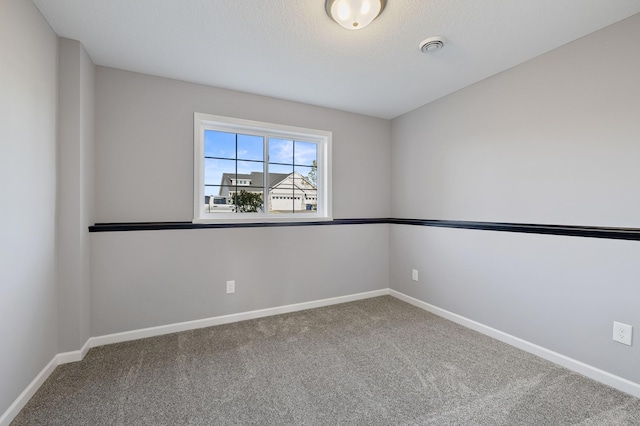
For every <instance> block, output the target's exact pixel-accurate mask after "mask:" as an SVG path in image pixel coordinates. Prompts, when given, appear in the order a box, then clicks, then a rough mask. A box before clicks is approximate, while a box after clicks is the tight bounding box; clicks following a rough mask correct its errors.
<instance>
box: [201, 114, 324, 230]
mask: <svg viewBox="0 0 640 426" xmlns="http://www.w3.org/2000/svg"><path fill="white" fill-rule="evenodd" d="M330 159H331V132H327V131H321V130H311V129H303V128H298V127H290V126H283V125H277V124H269V123H261V122H256V121H249V120H241V119H236V118H228V117H220V116H215V115H208V114H201V113H195V114H194V219H193V221H194V222H205V223H206V222H274V221H313V220H330V219H331V167H330Z"/></svg>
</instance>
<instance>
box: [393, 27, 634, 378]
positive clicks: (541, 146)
mask: <svg viewBox="0 0 640 426" xmlns="http://www.w3.org/2000/svg"><path fill="white" fill-rule="evenodd" d="M639 39H640V15H636V16H633V17H631V18H629V19H626V20H624V21H622V22H620V23H618V24H615V25H613V26H611V27H608V28H605V29H603V30H601V31H599V32H596V33H594V34H592V35H589V36H586V37H584V38H582V39H579V40H577V41H575V42H573V43H570V44H567V45H565V46H563V47H561V48H559V49H557V50H554V51H552V52H550V53H548V54H545V55H542V56H540V57H538V58H536V59H533V60H531V61H529V62H527V63H525V64H522V65H520V66H518V67H515V68H513V69H511V70H508V71H506V72H503V73H501V74H499V75H496V76H494V77H492V78H489V79H487V80H485V81H482V82H480V83H477V84H475V85H473V86H471V87H468V88H465V89H463V90H461V91H459V92H457V93H454V94H452V95H450V96H448V97H445V98H442V99H440V100H438V101H436V102H433V103H431V104H429V105H426V106H424V107H422V108H420V109H418V110H415V111H413V112H411V113H408V114H406V115H404V116H401V117H399V118H397V119H395V120H393V122H392V141H393V151H392V188H391V189H392V205H393V206H394V207H393V210H392V215H393V216H394V217H406V218H424V219H443V220H475V221H494V222H502V221H503V222H524V223H550V224H570V225H593V226H620V227H625V226H627V227H640V197H638V195H637V184H638V182H640V167H638V159H640V144H639V143H638V138H639V137H640V120H639V119H638V117H640V107H639V105H640V104H639V103H638V100H639V99H640V79H639V78H638V76H639V75H640V50H639V49H638V48H637V40H639ZM390 241H391V243H390V253H391V258H390V285H391V288H394V289H396V290H399V291H401V292H403V293H406V294H409V295H411V296H414V297H417V298H418V299H421V300H424V301H426V302H428V303H431V304H434V305H436V306H439V307H441V308H444V309H447V310H449V311H452V312H454V313H457V314H459V315H462V316H465V317H467V318H470V319H472V320H476V321H479V322H481V323H483V324H486V325H489V326H491V327H494V328H496V329H499V330H502V331H505V332H507V333H510V334H512V335H514V336H516V337H520V338H522V339H525V340H528V341H530V342H533V343H536V344H538V345H541V346H543V347H545V348H548V349H551V350H553V351H556V352H559V353H561V354H564V355H567V356H570V357H572V358H575V359H577V360H580V361H583V362H586V363H587V364H590V365H593V366H596V367H599V368H601V369H604V370H606V371H609V372H612V373H614V374H617V375H619V376H622V377H625V378H627V379H630V380H632V381H635V382H636V383H638V382H640V369H638V368H637V367H638V366H637V360H638V357H639V356H640V345H638V343H637V342H636V343H635V345H634V346H633V347H628V346H623V345H621V344H619V343H615V342H613V341H612V340H611V335H612V322H613V321H614V320H617V321H621V322H624V323H627V324H631V325H633V326H635V327H636V331H637V330H638V329H639V327H640V309H638V300H640V286H638V283H639V282H640V243H638V242H628V241H611V240H598V239H588V238H577V237H562V236H542V235H526V234H510V233H497V232H489V231H475V230H456V229H433V228H431V229H430V228H419V227H407V226H400V225H398V226H392V228H391V231H390ZM411 268H417V269H418V270H419V271H420V274H421V275H420V278H421V279H420V282H419V283H415V282H413V281H411ZM636 334H637V333H636ZM636 337H637V336H636ZM636 340H637V339H636Z"/></svg>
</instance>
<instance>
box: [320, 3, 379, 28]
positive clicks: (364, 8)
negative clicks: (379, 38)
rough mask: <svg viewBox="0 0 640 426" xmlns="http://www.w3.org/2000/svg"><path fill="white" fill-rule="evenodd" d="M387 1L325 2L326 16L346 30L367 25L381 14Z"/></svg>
mask: <svg viewBox="0 0 640 426" xmlns="http://www.w3.org/2000/svg"><path fill="white" fill-rule="evenodd" d="M386 5H387V0H327V2H326V3H325V9H326V10H327V15H329V17H330V18H331V19H333V20H334V21H336V22H337V23H338V24H340V26H342V27H344V28H346V29H348V30H359V29H360V28H364V27H366V26H367V25H369V24H370V23H371V22H372V21H373V20H374V19H376V18H377V17H378V15H380V13H382V11H383V10H384V7H385V6H386Z"/></svg>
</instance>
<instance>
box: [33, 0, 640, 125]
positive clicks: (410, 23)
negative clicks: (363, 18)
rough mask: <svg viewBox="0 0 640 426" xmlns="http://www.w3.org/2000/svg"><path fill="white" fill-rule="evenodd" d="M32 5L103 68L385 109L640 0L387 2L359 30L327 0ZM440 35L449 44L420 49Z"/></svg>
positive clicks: (410, 104)
mask: <svg viewBox="0 0 640 426" xmlns="http://www.w3.org/2000/svg"><path fill="white" fill-rule="evenodd" d="M33 2H34V3H35V5H36V6H37V7H38V8H39V9H40V11H41V12H42V14H43V15H44V17H45V18H46V19H47V21H48V22H49V23H50V25H51V26H52V28H53V30H54V31H55V32H56V33H57V34H58V35H60V36H62V37H67V38H71V39H75V40H79V41H81V42H82V43H83V45H84V46H85V48H86V49H87V51H88V53H89V55H90V56H91V58H92V59H93V61H94V62H95V63H96V64H97V65H103V66H108V67H114V68H120V69H124V70H129V71H136V72H141V73H145V74H151V75H156V76H162V77H169V78H175V79H179V80H185V81H190V82H195V83H202V84H207V85H210V86H217V87H222V88H228V89H234V90H239V91H243V92H249V93H255V94H260V95H266V96H272V97H276V98H282V99H289V100H294V101H299V102H304V103H308V104H313V105H320V106H325V107H330V108H335V109H340V110H345V111H352V112H357V113H361V114H366V115H371V116H375V117H382V118H394V117H396V116H398V115H401V114H403V113H405V112H408V111H411V110H413V109H415V108H417V107H419V106H421V105H424V104H426V103H429V102H431V101H433V100H435V99H437V98H439V97H441V96H444V95H446V94H449V93H451V92H454V91H456V90H458V89H461V88H463V87H465V86H468V85H469V84H472V83H474V82H476V81H479V80H482V79H484V78H487V77H489V76H491V75H493V74H496V73H498V72H500V71H503V70H505V69H507V68H510V67H512V66H514V65H517V64H519V63H521V62H524V61H526V60H528V59H531V58H533V57H535V56H538V55H540V54H542V53H544V52H547V51H549V50H551V49H554V48H556V47H558V46H561V45H563V44H565V43H568V42H570V41H572V40H575V39H576V38H579V37H581V36H584V35H586V34H588V33H591V32H593V31H596V30H598V29H600V28H603V27H605V26H607V25H609V24H612V23H614V22H617V21H619V20H621V19H623V18H626V17H628V16H631V15H633V14H636V13H640V0H455V1H452V0H388V2H387V7H386V9H385V10H384V11H383V12H382V14H381V15H380V16H379V17H378V19H376V20H375V21H374V22H373V23H372V24H371V25H369V26H368V27H366V28H364V29H362V30H359V31H349V30H345V29H343V28H342V27H340V26H339V25H337V24H336V23H335V22H333V21H332V20H331V19H330V18H329V17H328V16H327V15H326V13H325V9H324V2H325V0H33ZM434 35H442V36H444V37H445V38H446V39H447V41H448V42H447V44H446V45H445V47H444V49H442V50H440V51H438V52H435V53H432V54H424V53H421V52H420V50H419V49H418V44H419V43H420V41H422V40H423V39H425V38H427V37H430V36H434ZM595 57H597V52H594V58H595Z"/></svg>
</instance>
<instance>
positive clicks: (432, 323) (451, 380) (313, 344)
mask: <svg viewBox="0 0 640 426" xmlns="http://www.w3.org/2000/svg"><path fill="white" fill-rule="evenodd" d="M12 425H14V426H18V425H30V426H33V425H65V426H71V425H640V399H637V398H634V397H632V396H630V395H627V394H625V393H622V392H619V391H617V390H615V389H612V388H610V387H608V386H605V385H602V384H600V383H597V382H595V381H593V380H591V379H588V378H586V377H583V376H581V375H579V374H576V373H573V372H571V371H568V370H566V369H564V368H561V367H558V366H556V365H554V364H552V363H550V362H548V361H545V360H543V359H540V358H538V357H536V356H533V355H531V354H529V353H526V352H524V351H521V350H519V349H516V348H513V347H511V346H508V345H506V344H504V343H501V342H499V341H497V340H494V339H492V338H489V337H487V336H484V335H482V334H479V333H477V332H474V331H472V330H469V329H467V328H464V327H462V326H460V325H457V324H455V323H452V322H450V321H447V320H445V319H443V318H440V317H438V316H435V315H432V314H430V313H428V312H425V311H423V310H421V309H418V308H416V307H414V306H411V305H409V304H407V303H404V302H402V301H400V300H398V299H395V298H393V297H390V296H383V297H377V298H373V299H367V300H361V301H357V302H351V303H345V304H341V305H334V306H328V307H324V308H318V309H311V310H307V311H302V312H296V313H291V314H285V315H277V316H273V317H268V318H261V319H255V320H250V321H244V322H239V323H234V324H228V325H222V326H216V327H209V328H204V329H199V330H192V331H186V332H181V333H175V334H170V335H165V336H160V337H153V338H148V339H141V340H137V341H132V342H125V343H118V344H113V345H108V346H102V347H98V348H93V349H91V350H90V351H89V353H88V354H87V356H86V357H85V359H84V360H83V361H81V362H77V363H70V364H64V365H60V366H58V367H57V368H56V369H55V371H54V372H53V373H52V374H51V376H49V378H48V379H47V381H46V382H45V383H44V384H43V385H42V387H41V388H40V389H39V390H38V392H37V393H36V394H35V395H34V397H33V398H32V399H31V400H30V401H29V403H28V404H27V405H26V406H25V408H24V409H23V410H22V411H21V413H20V414H19V415H18V416H17V417H16V418H15V419H14V421H13V423H12Z"/></svg>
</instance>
